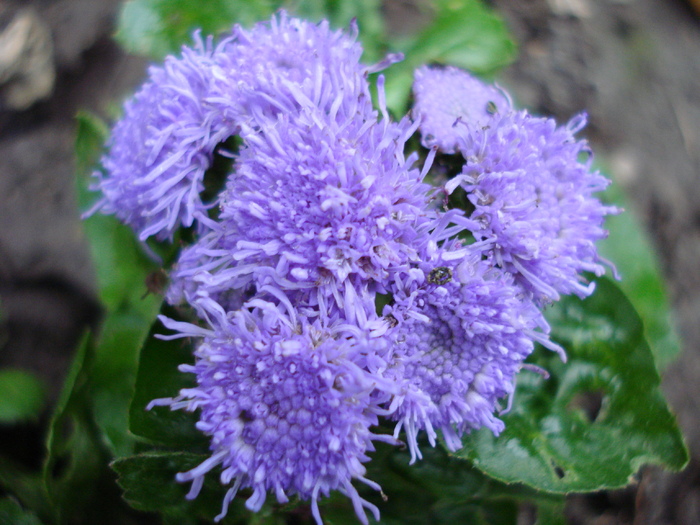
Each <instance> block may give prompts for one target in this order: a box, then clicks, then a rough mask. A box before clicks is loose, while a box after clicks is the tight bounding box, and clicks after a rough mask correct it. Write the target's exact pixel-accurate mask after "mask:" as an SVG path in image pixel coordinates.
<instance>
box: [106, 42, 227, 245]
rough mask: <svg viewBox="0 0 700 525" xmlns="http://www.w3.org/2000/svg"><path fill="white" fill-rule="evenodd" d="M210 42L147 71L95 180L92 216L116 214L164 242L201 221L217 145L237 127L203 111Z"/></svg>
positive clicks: (143, 236) (210, 110)
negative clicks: (178, 230) (96, 196)
mask: <svg viewBox="0 0 700 525" xmlns="http://www.w3.org/2000/svg"><path fill="white" fill-rule="evenodd" d="M215 54H216V51H215V49H213V48H212V46H211V42H207V43H206V44H205V43H204V42H202V41H201V40H198V41H197V45H196V46H195V48H194V49H190V48H187V47H184V48H183V50H182V57H181V58H175V57H172V56H171V57H168V58H166V60H165V63H164V64H163V66H162V67H160V66H152V67H151V68H150V70H149V80H148V81H147V82H146V83H145V84H144V85H143V87H142V88H141V89H140V90H139V91H138V92H137V93H136V95H134V97H133V98H131V99H130V100H128V101H127V102H126V104H125V107H124V116H123V117H122V118H121V119H120V120H119V121H118V122H117V123H116V125H115V126H114V129H113V130H112V133H111V136H110V140H109V142H108V147H109V151H108V153H107V154H106V155H105V157H104V158H103V159H102V165H103V167H104V172H105V174H104V175H102V174H101V173H96V177H98V181H97V182H96V183H95V185H94V186H93V189H96V190H99V191H100V192H101V193H102V198H101V199H100V201H99V202H98V203H97V205H96V208H97V209H100V210H101V211H102V212H104V213H114V214H115V215H116V216H117V217H118V218H119V219H120V220H122V221H123V222H125V223H126V224H128V225H129V226H131V227H132V228H134V230H136V231H137V232H138V234H139V237H140V238H141V239H142V240H143V239H146V238H148V237H150V236H151V235H155V236H157V237H158V238H160V239H165V238H169V237H170V236H171V235H172V233H173V231H174V230H175V229H176V228H177V227H179V226H180V225H184V226H191V225H192V223H193V222H194V221H195V219H197V218H198V217H203V216H206V209H207V206H206V205H205V204H204V203H202V201H201V199H200V196H199V194H200V192H201V191H202V190H203V189H204V187H203V178H204V172H205V171H206V169H207V168H208V167H209V165H210V163H211V159H212V155H213V152H214V148H215V147H216V145H217V144H218V143H220V142H222V141H223V140H225V139H226V138H227V137H229V136H230V135H232V134H234V133H235V132H236V130H237V126H236V125H235V123H233V122H224V121H223V120H222V118H221V117H222V116H221V114H220V112H219V111H218V110H217V109H216V108H215V107H214V106H212V105H211V104H209V103H207V101H206V97H207V95H208V93H209V82H210V73H209V69H210V67H211V64H212V62H213V60H214V59H213V56H214V55H215Z"/></svg>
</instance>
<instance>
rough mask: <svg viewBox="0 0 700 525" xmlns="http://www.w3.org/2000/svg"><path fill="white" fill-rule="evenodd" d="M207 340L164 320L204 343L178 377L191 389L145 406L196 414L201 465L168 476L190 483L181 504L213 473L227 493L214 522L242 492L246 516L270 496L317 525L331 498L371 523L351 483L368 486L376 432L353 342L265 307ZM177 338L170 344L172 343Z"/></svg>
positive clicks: (230, 321)
mask: <svg viewBox="0 0 700 525" xmlns="http://www.w3.org/2000/svg"><path fill="white" fill-rule="evenodd" d="M222 321H223V322H221V323H214V324H215V325H216V328H214V329H213V330H203V329H201V328H198V327H195V326H193V325H187V324H185V323H177V322H174V321H171V320H168V319H164V322H165V324H166V326H169V327H170V328H172V329H175V330H176V331H178V332H179V333H178V334H177V336H179V337H188V336H196V337H201V336H204V337H203V340H202V342H201V344H200V345H199V346H198V348H197V350H196V353H195V358H196V361H195V364H194V366H190V365H187V366H185V365H183V366H182V367H181V369H182V370H183V371H185V372H189V373H192V374H195V375H196V378H197V386H196V387H195V388H191V389H183V390H182V391H181V392H180V395H179V397H177V398H175V399H160V400H156V401H154V402H152V403H151V406H158V405H165V406H170V407H171V409H173V410H174V409H186V410H190V411H194V410H198V411H199V422H198V423H197V428H198V429H199V430H201V431H202V432H204V433H205V434H206V435H208V436H210V437H211V445H210V447H211V452H212V455H211V457H210V458H209V459H207V460H206V461H205V462H203V463H202V464H201V465H199V466H198V467H196V468H194V469H192V470H190V471H188V472H183V473H180V474H178V475H177V479H178V481H180V482H187V481H191V482H192V490H191V491H190V493H189V494H188V498H194V497H196V496H197V494H198V492H199V490H200V488H201V486H202V483H203V480H204V476H205V475H206V474H207V473H208V472H209V471H211V470H212V469H214V468H215V467H217V466H220V468H221V469H222V470H221V473H220V480H221V482H222V483H223V484H224V485H230V484H232V486H231V488H230V489H229V491H228V492H227V494H226V497H225V499H224V502H223V508H222V512H221V514H220V515H219V516H217V517H216V519H215V521H219V520H220V519H222V518H223V517H224V516H225V515H226V512H227V507H228V504H229V503H230V501H231V500H232V499H233V498H234V497H235V495H236V493H237V492H238V490H239V489H241V488H251V489H252V490H253V494H252V495H251V496H250V497H249V498H248V500H247V502H246V506H247V507H248V508H249V509H250V510H251V511H253V512H257V511H258V510H260V508H261V507H262V505H263V503H264V502H265V500H266V496H267V493H268V492H270V493H274V494H275V496H276V498H277V501H278V502H279V503H286V502H287V501H288V500H289V497H290V496H294V495H297V496H299V497H300V498H301V499H303V500H311V504H312V510H313V514H314V516H315V518H316V521H317V523H319V524H320V523H321V518H320V514H319V510H318V500H319V498H321V497H323V496H328V494H329V493H330V491H333V490H340V491H342V492H343V493H345V494H346V495H347V496H348V497H350V498H351V500H352V502H353V505H354V507H355V511H356V513H357V516H358V518H359V519H360V521H361V522H362V523H365V524H366V523H367V517H366V515H365V512H364V508H367V509H369V510H370V511H371V512H372V513H373V514H374V516H375V519H379V513H378V510H377V509H376V507H375V506H374V505H372V504H371V503H369V502H367V501H365V500H363V499H362V498H361V497H360V496H359V494H358V493H357V490H356V489H355V488H354V487H353V485H352V481H353V480H359V481H361V482H363V483H366V484H368V485H369V486H371V487H373V488H375V489H377V490H379V487H378V485H377V484H376V483H373V482H371V481H369V480H367V479H366V478H365V477H364V475H365V472H366V469H365V467H364V465H363V463H365V462H367V461H369V457H368V456H367V452H370V451H372V450H374V448H373V444H372V441H374V440H377V439H381V440H384V441H386V440H387V439H386V436H384V437H381V436H376V435H374V434H373V433H372V432H371V431H370V427H371V426H373V425H376V424H377V415H376V407H375V406H373V400H372V399H373V398H372V395H371V394H372V392H373V390H374V388H375V387H376V381H375V380H373V378H372V377H371V376H370V375H369V374H368V373H367V372H365V371H364V370H362V369H361V368H359V367H358V366H357V365H356V364H355V362H357V361H361V358H360V357H358V354H366V353H367V347H366V345H365V344H364V343H363V342H362V341H358V340H354V339H353V338H352V337H348V336H347V334H344V333H343V332H334V331H332V330H329V329H325V328H323V327H321V326H320V325H319V324H318V323H315V324H313V325H312V324H309V323H307V322H305V321H304V320H303V319H298V318H296V317H295V318H289V317H288V316H287V314H286V313H282V312H281V311H279V310H277V306H275V305H273V304H272V303H270V304H268V305H266V306H265V305H261V304H255V306H254V308H252V309H251V311H249V310H248V309H242V310H239V311H237V312H235V313H231V314H229V315H228V317H227V318H226V319H223V320H222ZM177 336H176V337H177Z"/></svg>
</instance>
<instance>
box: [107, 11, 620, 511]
mask: <svg viewBox="0 0 700 525" xmlns="http://www.w3.org/2000/svg"><path fill="white" fill-rule="evenodd" d="M361 54H362V48H361V46H360V45H359V44H358V43H357V28H356V27H355V26H354V25H353V26H352V27H351V29H350V32H349V33H345V32H342V31H332V30H330V29H329V25H328V23H327V22H322V23H320V24H312V23H309V22H306V21H303V20H299V19H296V18H291V17H289V16H288V15H286V14H285V13H279V14H277V15H275V16H273V17H272V19H271V20H270V21H269V22H266V23H261V24H258V25H256V26H254V27H253V28H252V29H249V30H245V29H242V28H240V27H236V28H234V30H233V32H232V34H231V35H230V36H229V37H228V38H225V39H224V40H223V41H222V42H221V43H220V44H218V45H217V46H213V44H212V42H211V41H210V40H207V41H206V42H203V41H201V40H199V41H198V43H197V45H196V47H195V48H194V49H188V48H185V49H184V50H183V54H182V57H181V58H172V57H170V58H168V59H166V63H165V65H164V66H163V67H160V68H158V67H155V68H152V69H151V72H150V78H149V80H148V81H147V82H146V84H145V85H144V86H143V88H142V89H141V90H140V91H139V92H138V93H137V94H136V95H135V97H134V98H133V99H132V100H131V101H129V102H127V105H126V107H125V114H124V117H123V118H122V119H121V120H120V121H119V122H118V123H117V124H116V126H115V128H114V131H113V133H112V138H111V140H110V143H109V144H110V149H109V151H108V153H107V154H106V156H105V158H104V159H103V167H104V173H103V174H100V175H98V179H97V183H96V188H97V189H99V190H100V191H101V192H102V198H101V200H100V201H99V203H98V205H97V207H98V208H100V209H101V210H102V211H103V212H105V213H114V214H116V215H117V217H119V218H120V219H121V220H123V221H124V222H126V223H127V224H130V225H131V226H132V227H133V228H134V229H135V230H136V231H137V232H138V233H139V236H140V237H141V238H142V239H145V238H148V237H149V236H152V235H153V236H156V237H158V238H161V239H163V238H171V237H172V235H173V234H174V232H175V231H176V229H177V228H178V227H179V226H181V225H182V226H192V225H195V226H196V228H195V232H196V238H195V240H194V242H193V244H191V245H190V246H188V247H186V248H184V249H183V250H182V252H181V253H180V255H179V258H178V261H177V263H176V264H175V266H174V267H173V269H172V271H171V274H170V277H171V285H170V288H169V290H168V292H167V296H166V299H167V300H168V301H169V302H170V303H171V304H181V303H185V304H188V305H190V306H192V307H193V311H194V312H195V314H196V315H197V316H198V318H199V319H198V321H197V322H196V323H194V324H190V323H184V322H179V321H175V320H172V319H167V318H162V321H163V323H164V324H165V326H166V327H167V328H169V329H170V330H172V331H173V332H174V333H173V334H170V335H168V336H162V337H164V338H194V339H196V340H197V341H198V343H197V344H196V350H195V355H194V357H195V362H194V365H183V366H182V367H181V369H182V371H183V372H186V373H190V374H193V375H194V376H195V378H196V381H197V386H196V387H195V388H191V389H184V390H182V391H181V392H180V393H179V395H176V396H175V397H172V398H167V399H159V400H154V401H153V402H152V403H151V406H150V407H149V408H151V407H154V406H169V407H170V408H171V409H185V410H190V411H197V412H198V417H199V422H198V424H197V428H198V429H199V430H200V431H202V432H203V433H204V434H206V435H207V436H209V438H210V451H211V457H210V458H209V459H207V460H206V461H204V462H203V463H202V464H200V465H198V466H197V467H195V468H194V469H191V470H189V471H187V472H182V473H180V474H178V475H177V480H178V481H180V482H191V490H190V492H189V494H188V498H194V497H196V496H197V494H198V493H199V491H200V489H201V488H202V484H203V481H204V477H205V475H207V474H208V473H209V472H211V471H213V470H216V471H217V472H219V477H220V480H221V482H222V484H224V485H226V486H228V487H229V489H228V492H227V494H226V496H225V498H224V501H223V505H222V510H221V513H220V514H219V515H218V516H217V517H216V520H219V519H221V518H223V517H224V516H225V515H226V512H227V508H228V505H229V504H230V502H231V500H232V499H233V498H234V497H236V495H237V494H238V492H239V490H240V489H244V488H247V489H250V490H252V495H251V496H250V497H249V498H248V499H247V502H246V505H247V507H248V508H249V509H250V510H252V511H258V510H260V508H261V507H262V505H263V504H264V502H265V501H266V498H267V495H268V493H273V494H274V495H275V497H276V499H277V501H278V502H280V503H284V502H286V501H288V499H289V498H290V497H298V498H300V499H302V500H308V501H310V502H311V507H312V512H313V516H314V517H315V519H316V521H317V522H318V523H321V514H320V510H319V505H318V503H319V500H320V499H321V498H322V497H325V496H328V494H329V493H330V492H331V491H335V490H338V491H340V492H342V493H344V494H346V495H347V496H348V497H349V498H350V500H351V501H352V503H353V506H354V509H355V512H356V514H357V516H358V518H359V519H360V521H362V522H363V523H367V516H366V514H365V509H368V510H369V511H370V512H371V513H372V514H373V515H374V516H375V518H377V519H378V517H379V512H378V509H377V508H376V507H375V506H374V505H372V504H371V503H369V502H367V501H365V500H364V499H363V498H361V497H360V495H359V493H358V491H357V489H356V488H355V486H354V485H353V483H354V482H356V481H359V482H361V483H364V484H367V485H369V486H370V487H372V488H374V489H377V490H379V487H378V486H377V485H376V483H374V482H373V481H371V480H369V479H367V477H366V474H367V468H366V464H367V462H368V461H369V460H370V456H369V454H370V453H371V452H372V451H373V443H374V442H376V441H384V442H387V443H391V444H399V443H400V441H399V439H404V440H405V441H406V442H407V444H408V448H409V450H410V453H411V461H415V460H416V459H418V458H420V457H421V453H420V450H419V447H418V435H419V433H421V432H424V433H425V434H426V435H427V437H428V440H429V441H430V443H431V444H432V445H433V446H434V445H435V444H436V438H437V436H438V431H439V432H440V433H441V434H442V436H443V439H444V441H445V444H446V446H447V447H448V448H449V449H450V450H456V449H458V448H459V447H460V446H461V436H462V435H463V434H465V433H468V432H470V431H472V430H475V429H478V428H482V427H485V428H488V429H490V430H491V431H492V432H494V433H495V434H498V433H499V432H500V431H501V430H502V429H503V426H504V423H503V421H501V420H500V419H499V418H498V417H497V413H498V411H499V409H500V408H501V403H502V401H503V400H504V398H506V397H508V396H512V394H513V391H514V389H515V377H516V375H517V374H518V372H519V371H520V370H521V369H522V367H523V361H524V359H525V358H526V357H527V356H528V355H529V354H530V353H531V352H532V351H533V349H534V347H535V343H541V344H542V345H544V346H545V347H547V348H549V349H550V350H553V351H557V352H560V353H561V354H562V356H564V355H563V350H562V349H561V348H559V347H558V346H557V345H556V344H555V343H553V342H551V341H550V340H549V336H548V333H549V327H548V325H547V323H546V321H545V320H544V318H543V317H542V313H541V311H540V306H542V304H544V303H546V302H548V301H551V300H556V299H557V298H558V296H559V294H560V293H562V294H565V293H572V292H573V293H577V294H579V295H582V296H583V295H586V294H588V293H590V291H591V287H590V286H586V285H584V284H582V282H581V275H580V273H581V272H583V271H593V272H594V273H600V272H601V271H602V267H601V265H600V259H599V258H598V256H597V253H596V252H595V247H594V242H595V241H596V240H597V239H599V238H602V237H603V236H604V234H605V232H604V230H603V229H602V221H603V219H604V217H605V215H607V214H609V213H613V212H614V211H615V210H614V209H613V208H609V207H605V206H603V205H602V204H600V202H599V201H598V200H597V199H596V198H595V197H594V196H593V193H594V192H595V191H598V190H600V189H602V188H604V187H605V185H606V183H607V182H606V180H605V179H604V178H603V177H602V176H600V175H599V174H597V173H596V172H593V171H592V170H591V169H590V161H583V160H581V159H580V156H581V154H582V153H586V152H587V151H588V150H587V147H586V145H585V142H582V141H577V140H576V139H575V138H574V134H575V133H576V132H577V131H578V130H579V129H580V127H582V125H583V122H584V120H583V119H578V120H574V121H572V123H570V124H569V125H568V126H566V127H563V128H559V127H557V126H556V125H555V124H554V122H553V121H551V120H548V119H540V118H536V117H531V116H530V115H528V114H527V113H525V112H518V111H515V110H513V109H512V105H511V102H510V99H509V98H508V96H507V95H506V94H505V93H504V92H503V91H501V90H499V89H497V88H495V87H492V86H487V85H484V84H482V83H481V82H480V81H478V80H477V79H475V78H473V77H471V76H469V75H468V74H467V73H465V72H462V71H459V70H457V69H455V68H434V67H433V68H427V67H426V68H421V69H419V70H418V72H417V73H416V85H415V99H416V105H415V108H414V111H413V114H412V116H413V118H410V117H405V118H403V119H401V120H400V121H398V122H394V121H392V120H391V118H390V117H389V115H388V112H387V110H386V104H385V100H384V90H383V78H382V77H381V76H380V77H379V79H378V81H377V85H378V90H377V91H378V94H379V100H378V108H379V109H378V110H376V109H374V108H373V105H372V100H371V96H370V88H369V81H368V74H369V73H370V72H373V71H377V70H379V69H381V68H383V67H385V66H386V65H388V64H390V63H391V62H392V61H395V59H396V57H391V56H390V57H388V58H387V59H386V60H385V61H384V62H383V63H380V64H378V65H375V66H366V65H363V64H362V63H361V62H360V56H361ZM419 126H420V129H421V133H422V136H423V143H424V145H425V146H427V147H428V148H430V151H428V152H426V154H425V157H424V159H423V167H422V169H420V168H418V167H416V165H417V161H418V160H419V158H420V155H418V154H417V153H412V154H410V155H408V156H405V152H404V149H405V147H406V144H407V141H408V140H409V138H410V137H411V136H412V135H413V134H414V132H415V131H416V129H417V128H418V127H419ZM234 134H235V135H238V136H239V137H240V142H241V147H240V149H239V151H238V152H237V153H236V154H235V155H234V162H233V168H232V172H231V174H230V175H229V176H228V179H227V182H226V186H225V188H224V189H223V190H222V191H221V192H220V194H219V195H217V196H215V197H214V198H213V200H212V201H211V202H204V201H203V200H202V197H201V193H202V190H203V184H204V174H205V172H206V170H207V169H208V168H209V166H210V164H211V161H212V156H213V153H214V150H215V148H216V147H217V145H218V144H220V143H221V142H223V141H224V140H226V139H227V138H228V137H230V136H231V135H234ZM438 150H440V152H441V154H449V153H454V152H457V154H458V155H461V156H462V158H463V160H464V168H463V169H462V172H461V173H460V174H458V175H457V176H456V177H454V178H453V179H452V180H450V181H448V182H447V184H446V185H445V187H444V188H443V189H435V188H433V187H432V186H430V185H428V184H426V183H425V182H424V178H425V176H426V174H427V173H428V172H429V170H430V168H431V164H432V161H433V158H434V156H435V155H436V154H437V152H438ZM460 185H461V186H462V188H464V190H465V191H466V192H467V195H468V198H469V199H470V201H471V203H472V205H473V210H470V211H469V213H467V212H465V211H463V210H457V209H444V207H441V205H440V204H439V202H440V200H441V199H440V198H439V195H440V193H441V192H443V193H444V191H448V192H450V191H453V190H454V189H455V188H456V187H457V186H460ZM212 206H216V207H217V208H218V210H217V211H218V213H217V214H211V213H210V210H211V207H212ZM380 302H382V304H383V308H382V309H381V310H382V311H381V312H379V311H377V310H378V308H379V307H378V306H377V305H378V304H379V303H380ZM384 303H385V304H384ZM380 419H385V420H387V421H390V422H393V424H395V433H394V435H393V436H392V435H387V434H381V433H379V432H378V431H376V428H377V425H378V423H379V422H380ZM404 436H405V437H404Z"/></svg>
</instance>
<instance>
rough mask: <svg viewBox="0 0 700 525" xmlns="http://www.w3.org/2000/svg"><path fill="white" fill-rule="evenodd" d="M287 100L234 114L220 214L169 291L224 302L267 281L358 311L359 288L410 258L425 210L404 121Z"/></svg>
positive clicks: (368, 298) (378, 281) (373, 284)
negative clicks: (244, 117) (233, 148)
mask: <svg viewBox="0 0 700 525" xmlns="http://www.w3.org/2000/svg"><path fill="white" fill-rule="evenodd" d="M380 84H381V82H380ZM380 90H381V87H380ZM297 102H298V104H299V105H300V106H302V107H301V108H300V109H299V110H298V111H297V112H296V113H292V114H291V115H290V114H289V113H279V114H277V115H274V116H272V117H270V118H268V119H258V120H256V121H255V123H254V125H251V126H248V124H242V127H241V137H243V139H244V141H245V142H246V143H247V144H248V147H247V148H246V149H244V150H243V151H241V153H240V155H239V157H238V158H237V160H236V163H235V167H234V170H235V176H233V177H231V178H230V180H229V182H228V185H227V188H226V190H225V192H224V193H223V195H222V198H221V201H222V204H221V214H220V217H219V221H220V225H219V227H218V228H216V231H213V232H212V233H211V234H209V235H208V236H205V237H203V238H202V240H201V242H199V243H197V244H196V245H194V246H192V247H191V248H190V249H188V250H186V251H185V252H184V253H183V255H182V257H181V260H180V262H179V264H178V268H177V269H176V271H175V272H174V273H173V280H174V283H175V287H174V288H173V290H172V291H171V294H170V296H169V297H170V298H171V300H172V301H177V300H178V299H180V298H182V296H183V295H184V297H185V299H187V300H189V301H191V300H192V298H193V297H194V295H193V293H201V294H206V295H208V296H210V297H214V298H215V297H219V298H221V299H220V300H221V301H222V304H223V302H224V301H226V300H227V299H225V298H222V294H224V293H225V294H228V296H229V297H231V295H232V294H231V291H232V290H240V291H248V292H249V293H250V292H253V293H254V291H255V290H257V289H260V288H261V287H262V286H263V285H265V284H267V283H269V282H273V283H274V285H275V286H277V287H279V288H280V289H281V290H283V291H285V293H291V292H299V293H297V294H296V295H295V296H294V298H293V300H294V301H295V302H296V304H297V305H300V304H306V305H307V306H314V307H316V308H317V309H318V315H322V316H327V315H330V314H329V312H330V311H331V310H332V309H333V308H340V309H342V310H343V315H344V316H345V317H346V318H347V319H348V320H349V321H351V322H356V321H357V322H359V321H358V320H360V319H366V318H371V317H372V316H374V310H375V308H374V298H373V295H368V293H364V292H374V291H377V290H379V291H381V287H382V286H383V283H384V282H385V281H386V280H387V278H388V276H389V275H390V273H391V272H393V271H395V269H396V268H399V267H401V266H406V265H407V264H408V262H409V261H411V260H413V259H415V258H416V248H415V247H416V246H417V244H418V239H420V238H421V235H424V234H425V233H426V226H425V225H427V224H428V223H429V221H430V220H431V219H430V218H431V217H433V215H434V214H435V212H432V211H430V210H428V209H427V196H426V195H427V190H428V189H429V187H428V186H426V185H424V184H423V183H421V182H420V181H421V177H422V176H421V173H420V171H419V170H417V169H415V168H413V164H414V162H415V157H411V158H409V159H405V158H404V156H403V146H404V144H405V142H406V140H407V139H408V137H409V136H411V134H412V133H413V132H414V131H415V125H414V124H412V123H411V122H410V121H409V120H407V119H404V120H403V121H401V122H399V123H394V122H391V121H390V120H389V119H388V117H387V116H386V115H385V117H384V118H382V119H379V118H378V115H377V114H376V112H372V113H370V114H368V115H364V114H358V113H354V114H352V115H349V116H347V117H346V118H344V119H342V120H339V119H338V118H337V115H336V114H333V113H330V114H329V113H326V111H325V109H324V108H319V107H318V106H316V105H315V104H314V103H313V102H312V101H306V100H304V99H303V98H300V99H299V100H298V101H297ZM421 224H422V225H424V226H421ZM197 283H200V284H197ZM302 296H303V297H304V298H302ZM290 297H291V296H290ZM224 306H226V307H229V306H228V305H224ZM375 317H376V316H375Z"/></svg>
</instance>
